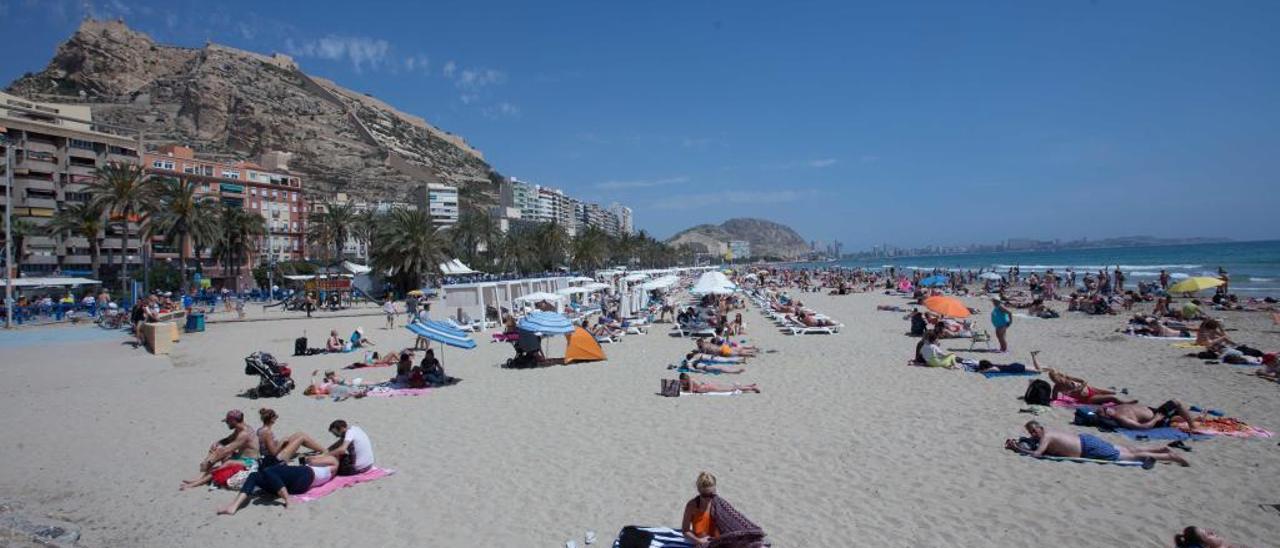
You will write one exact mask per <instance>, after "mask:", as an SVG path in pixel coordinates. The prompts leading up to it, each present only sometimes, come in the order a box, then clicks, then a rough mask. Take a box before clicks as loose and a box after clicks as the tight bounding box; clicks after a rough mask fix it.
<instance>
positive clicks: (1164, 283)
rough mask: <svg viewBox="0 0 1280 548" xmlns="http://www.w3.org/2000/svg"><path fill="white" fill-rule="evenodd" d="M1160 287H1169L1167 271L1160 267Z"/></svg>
mask: <svg viewBox="0 0 1280 548" xmlns="http://www.w3.org/2000/svg"><path fill="white" fill-rule="evenodd" d="M1160 289H1169V271H1168V270H1165V269H1163V268H1162V269H1160Z"/></svg>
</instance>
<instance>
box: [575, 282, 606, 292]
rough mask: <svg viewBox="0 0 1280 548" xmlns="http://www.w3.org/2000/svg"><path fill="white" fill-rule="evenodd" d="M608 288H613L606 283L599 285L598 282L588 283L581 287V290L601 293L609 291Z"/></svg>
mask: <svg viewBox="0 0 1280 548" xmlns="http://www.w3.org/2000/svg"><path fill="white" fill-rule="evenodd" d="M610 287H613V286H611V285H609V284H606V283H600V282H595V283H589V284H587V285H584V286H582V288H583V289H585V290H587V291H602V290H605V289H609V288H610Z"/></svg>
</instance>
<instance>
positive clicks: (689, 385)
mask: <svg viewBox="0 0 1280 548" xmlns="http://www.w3.org/2000/svg"><path fill="white" fill-rule="evenodd" d="M735 390H736V391H742V392H755V393H757V394H759V393H760V387H758V386H756V385H754V384H738V383H733V384H716V383H713V382H701V381H697V380H694V379H693V377H690V376H689V374H688V373H681V374H680V391H682V392H689V393H693V394H705V393H707V392H733V391H735Z"/></svg>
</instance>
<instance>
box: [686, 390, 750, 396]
mask: <svg viewBox="0 0 1280 548" xmlns="http://www.w3.org/2000/svg"><path fill="white" fill-rule="evenodd" d="M741 393H742V391H741V390H734V391H732V392H681V393H680V395H681V396H737V395H738V394H741Z"/></svg>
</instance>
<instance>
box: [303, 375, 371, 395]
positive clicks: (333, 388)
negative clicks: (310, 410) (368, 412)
mask: <svg viewBox="0 0 1280 548" xmlns="http://www.w3.org/2000/svg"><path fill="white" fill-rule="evenodd" d="M319 373H320V370H319V369H317V370H315V371H312V372H311V384H309V385H307V387H306V388H305V389H304V390H303V391H302V394H303V395H304V396H333V398H334V399H335V400H338V401H341V400H345V399H347V398H351V397H355V398H363V397H364V396H365V394H367V393H368V388H367V387H364V386H361V385H359V384H356V383H349V382H347V380H346V379H344V378H342V377H341V376H339V375H338V374H337V373H336V372H334V371H325V372H324V377H322V378H320V379H319V380H317V379H316V376H318V375H319ZM357 380H358V379H357Z"/></svg>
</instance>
